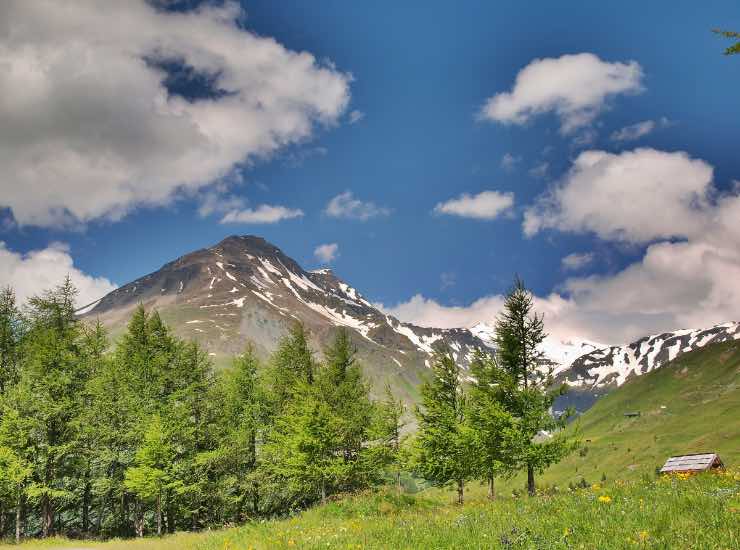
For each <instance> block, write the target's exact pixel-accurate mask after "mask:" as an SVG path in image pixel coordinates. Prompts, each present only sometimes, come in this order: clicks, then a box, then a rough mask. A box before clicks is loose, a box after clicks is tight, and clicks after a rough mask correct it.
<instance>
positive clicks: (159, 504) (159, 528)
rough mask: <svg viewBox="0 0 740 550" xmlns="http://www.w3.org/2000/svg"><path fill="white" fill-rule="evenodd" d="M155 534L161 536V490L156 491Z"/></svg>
mask: <svg viewBox="0 0 740 550" xmlns="http://www.w3.org/2000/svg"><path fill="white" fill-rule="evenodd" d="M157 536H158V537H161V536H162V491H160V492H159V493H157Z"/></svg>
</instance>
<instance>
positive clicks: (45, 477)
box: [21, 278, 87, 537]
mask: <svg viewBox="0 0 740 550" xmlns="http://www.w3.org/2000/svg"><path fill="white" fill-rule="evenodd" d="M76 295H77V290H76V289H75V288H74V286H73V285H72V283H71V281H70V280H69V278H67V279H66V280H65V281H64V283H62V284H61V285H60V286H58V287H56V288H55V289H53V290H51V291H47V292H46V293H44V294H43V295H41V296H36V297H33V298H31V300H30V310H29V318H30V321H29V329H28V334H27V336H26V338H24V341H25V344H24V352H23V353H24V368H23V371H22V374H21V384H24V385H25V387H26V388H27V389H28V393H27V395H28V397H29V402H28V403H27V404H26V407H27V411H28V413H27V414H29V415H30V417H31V418H33V419H34V421H35V422H37V423H38V429H37V430H34V434H35V438H34V441H32V447H33V450H34V452H33V457H34V460H33V471H34V472H33V476H32V478H33V481H32V483H31V484H30V486H29V487H28V489H27V491H26V493H27V495H28V496H29V498H30V499H31V500H32V501H33V502H35V503H38V505H39V506H40V508H41V533H42V536H43V537H46V536H48V535H49V534H51V532H52V531H53V528H54V523H55V515H56V512H57V511H58V509H59V508H60V507H61V506H62V505H63V504H64V503H65V502H68V501H70V500H71V499H73V498H74V492H73V481H74V478H73V477H72V476H70V475H69V474H70V473H71V472H70V470H71V469H73V468H74V465H75V464H74V458H75V451H76V446H77V443H78V440H77V436H78V433H77V430H76V423H75V419H76V416H77V415H78V414H79V411H80V408H81V405H82V402H81V399H80V396H81V394H82V390H83V388H84V387H85V384H86V381H87V372H86V370H85V368H84V363H83V362H82V361H81V360H80V357H81V353H80V326H79V325H78V323H77V322H76V318H75V314H74V302H75V297H76Z"/></svg>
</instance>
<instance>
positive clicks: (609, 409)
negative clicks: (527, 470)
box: [542, 323, 740, 487]
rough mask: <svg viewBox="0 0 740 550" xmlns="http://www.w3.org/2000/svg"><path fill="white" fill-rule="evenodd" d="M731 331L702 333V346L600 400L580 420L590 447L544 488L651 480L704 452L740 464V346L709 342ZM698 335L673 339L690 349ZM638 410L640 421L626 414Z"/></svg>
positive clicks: (554, 472)
mask: <svg viewBox="0 0 740 550" xmlns="http://www.w3.org/2000/svg"><path fill="white" fill-rule="evenodd" d="M734 326H735V327H737V324H736V323H735V324H734ZM723 327H724V328H725V329H727V330H723ZM731 329H732V327H729V326H724V325H720V326H719V327H714V328H712V329H707V330H706V331H698V332H701V333H705V334H704V336H700V337H699V340H698V341H699V342H702V346H701V347H698V348H696V349H694V350H692V351H688V352H685V353H682V354H679V351H678V350H677V351H676V352H674V353H676V354H678V355H677V357H676V358H674V359H673V360H672V361H668V360H667V359H666V362H665V363H663V364H661V367H660V368H655V369H654V370H652V371H651V372H648V373H646V374H644V375H641V376H630V377H629V378H627V379H626V380H625V381H624V383H623V384H622V385H621V386H620V387H619V388H617V389H614V390H613V391H612V392H611V393H609V394H608V395H605V396H603V397H601V398H599V400H598V401H597V402H596V403H595V404H594V406H593V407H591V408H590V409H589V410H588V411H586V412H585V413H584V414H583V415H581V417H580V418H579V421H578V426H579V429H580V431H581V440H582V441H583V443H584V448H583V449H582V450H581V451H580V452H576V453H573V454H572V455H570V456H569V457H568V458H566V459H565V460H564V461H563V462H561V463H560V464H557V465H555V466H552V467H551V468H549V469H548V470H547V471H546V473H545V475H544V477H543V478H542V482H543V483H556V484H558V485H560V487H563V486H564V485H566V484H567V483H568V482H569V481H572V482H577V481H578V480H580V478H581V476H583V477H585V478H586V480H588V481H589V482H591V483H594V482H597V481H599V480H600V479H601V476H602V473H604V474H606V476H607V478H608V479H610V480H613V479H616V478H622V479H629V478H631V479H639V478H640V477H641V476H643V475H648V476H650V477H652V476H653V475H654V472H655V467H656V466H661V465H662V464H663V462H665V460H666V459H667V458H668V457H669V456H672V455H677V454H689V453H698V452H717V453H719V454H720V456H721V457H722V459H723V460H724V463H725V464H726V465H727V466H735V465H737V464H738V461H740V445H738V441H740V342H738V341H737V339H729V340H728V341H724V342H719V343H712V342H710V339H713V338H714V339H716V338H722V337H725V338H727V337H728V336H727V335H728V334H729V336H735V335H736V334H737V332H734V333H732V332H729V333H728V330H730V331H731ZM694 332H696V331H692V332H691V333H687V334H683V335H680V334H676V333H671V334H674V336H672V337H669V339H671V338H685V339H683V340H680V341H681V349H685V348H686V347H687V345H688V343H689V342H691V341H692V340H693V339H694V338H695V335H694V336H692V334H694ZM722 334H724V335H725V336H721V335H722ZM712 335H714V337H712ZM652 338H655V337H650V338H643V339H641V340H639V341H638V342H643V343H645V342H649V341H651V339H652ZM693 341H694V342H696V341H697V340H693ZM655 342H656V344H657V341H655ZM627 347H628V348H629V346H627ZM638 349H639V347H638ZM663 349H676V346H675V340H674V344H673V346H668V348H663ZM641 355H642V356H644V353H643V354H641ZM665 357H667V355H666V356H665ZM632 412H639V413H640V416H638V417H626V416H625V413H632ZM569 429H575V426H573V427H571V428H569Z"/></svg>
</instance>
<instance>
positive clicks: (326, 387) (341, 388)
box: [316, 328, 374, 490]
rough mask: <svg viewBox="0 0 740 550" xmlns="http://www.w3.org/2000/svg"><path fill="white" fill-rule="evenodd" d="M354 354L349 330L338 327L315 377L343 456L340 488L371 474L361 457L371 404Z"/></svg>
mask: <svg viewBox="0 0 740 550" xmlns="http://www.w3.org/2000/svg"><path fill="white" fill-rule="evenodd" d="M356 353H357V350H356V348H355V347H354V345H353V344H352V341H351V339H350V337H349V333H348V332H347V330H346V329H344V328H340V329H339V330H338V331H337V333H336V336H335V338H334V341H333V342H332V343H331V345H329V346H328V347H327V348H326V349H325V350H324V362H323V365H322V367H321V369H320V370H319V373H318V375H317V377H316V378H317V386H318V390H319V397H320V399H321V400H322V401H323V402H324V403H326V404H327V405H328V407H329V409H330V411H331V413H332V415H333V416H334V420H333V423H334V425H335V426H336V428H337V430H338V431H339V441H338V448H337V449H336V452H337V453H338V454H339V455H341V456H342V458H343V459H344V466H345V468H344V472H345V478H344V479H342V480H337V481H338V482H339V485H340V487H339V488H340V489H342V490H351V489H356V488H358V487H362V486H366V485H367V484H368V483H369V481H370V478H371V477H372V475H373V472H372V471H371V470H368V467H369V466H370V463H368V462H367V461H365V460H363V457H362V453H363V444H364V443H365V442H366V441H367V440H368V431H369V429H370V426H371V424H372V420H373V413H374V411H373V403H372V402H371V401H370V398H369V392H370V387H369V386H368V384H367V383H366V382H365V380H364V379H363V376H362V367H361V365H360V364H359V363H358V362H357V360H356Z"/></svg>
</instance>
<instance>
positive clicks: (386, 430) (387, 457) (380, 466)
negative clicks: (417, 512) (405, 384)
mask: <svg viewBox="0 0 740 550" xmlns="http://www.w3.org/2000/svg"><path fill="white" fill-rule="evenodd" d="M405 414H406V406H405V405H404V404H403V401H401V400H400V399H399V400H397V399H396V398H395V396H394V395H393V392H392V391H391V387H390V386H389V385H387V384H386V386H385V399H384V400H383V401H381V402H380V403H378V404H377V405H376V406H375V417H374V419H373V425H372V427H371V430H370V439H371V445H370V446H369V448H368V454H369V459H370V461H371V462H372V464H373V466H372V469H373V470H374V471H383V470H388V471H390V472H391V475H392V477H393V480H394V482H395V484H396V492H397V493H398V494H401V491H402V486H401V471H402V468H403V462H404V457H403V454H402V445H403V441H404V438H403V435H402V432H403V429H404V427H405V425H406V422H405V419H404V416H405Z"/></svg>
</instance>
